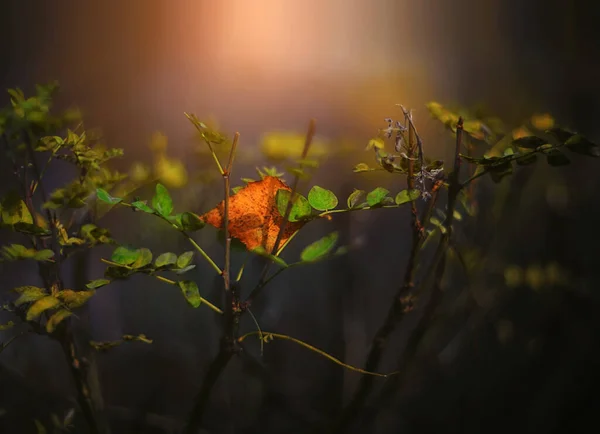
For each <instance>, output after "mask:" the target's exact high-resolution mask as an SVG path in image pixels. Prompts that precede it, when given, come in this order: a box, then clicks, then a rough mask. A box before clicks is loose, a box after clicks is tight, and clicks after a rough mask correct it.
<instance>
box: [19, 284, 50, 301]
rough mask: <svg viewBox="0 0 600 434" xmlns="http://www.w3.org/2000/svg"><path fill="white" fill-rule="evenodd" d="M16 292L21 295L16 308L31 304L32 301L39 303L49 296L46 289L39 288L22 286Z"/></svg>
mask: <svg viewBox="0 0 600 434" xmlns="http://www.w3.org/2000/svg"><path fill="white" fill-rule="evenodd" d="M14 291H15V292H17V293H19V294H21V295H20V296H19V298H18V299H17V300H16V301H15V306H21V305H22V304H25V303H31V302H32V301H37V300H39V299H40V298H44V297H45V296H46V295H48V294H47V293H46V291H45V290H44V289H42V288H38V287H37V286H20V287H18V288H15V289H14Z"/></svg>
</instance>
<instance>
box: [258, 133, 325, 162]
mask: <svg viewBox="0 0 600 434" xmlns="http://www.w3.org/2000/svg"><path fill="white" fill-rule="evenodd" d="M305 141H306V137H305V136H304V135H302V134H296V133H288V132H271V133H267V134H265V135H264V136H263V138H262V142H261V145H260V149H261V151H262V153H263V154H264V155H265V156H266V157H268V158H270V159H272V160H285V159H288V158H292V159H295V158H300V157H301V156H302V151H303V149H304V142H305ZM327 149H328V144H327V143H326V142H325V141H323V140H319V139H314V140H313V141H312V143H311V146H310V149H309V151H308V156H310V157H313V158H314V157H323V156H324V155H326V154H327Z"/></svg>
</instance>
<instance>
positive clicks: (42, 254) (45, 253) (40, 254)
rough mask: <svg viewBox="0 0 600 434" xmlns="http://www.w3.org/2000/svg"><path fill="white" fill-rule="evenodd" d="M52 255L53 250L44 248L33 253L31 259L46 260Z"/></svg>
mask: <svg viewBox="0 0 600 434" xmlns="http://www.w3.org/2000/svg"><path fill="white" fill-rule="evenodd" d="M53 256H54V252H53V251H52V250H48V249H44V250H38V251H37V252H36V254H35V255H33V259H35V260H36V261H41V262H43V261H47V260H49V259H50V258H52V257H53Z"/></svg>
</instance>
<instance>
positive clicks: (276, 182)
mask: <svg viewBox="0 0 600 434" xmlns="http://www.w3.org/2000/svg"><path fill="white" fill-rule="evenodd" d="M280 189H284V190H288V191H291V188H290V187H288V186H287V185H286V184H285V183H284V182H282V181H281V180H280V179H279V178H276V177H274V176H265V178H264V179H263V180H262V181H256V182H249V183H248V184H247V185H246V186H245V187H244V188H242V189H241V190H240V191H238V192H237V193H236V194H235V195H233V196H231V197H230V198H229V233H230V234H231V236H232V237H234V238H237V239H238V240H240V241H241V242H242V243H244V244H245V245H246V248H247V249H248V250H253V249H255V248H256V247H259V246H260V247H263V248H264V249H265V250H267V251H268V252H271V250H272V249H273V246H274V245H275V240H276V239H277V234H278V233H279V228H280V227H281V223H282V222H283V217H282V216H281V215H280V214H279V211H278V210H277V204H276V202H275V195H276V194H277V191H278V190H280ZM223 208H224V201H222V202H221V203H219V204H218V205H217V206H216V207H215V208H213V209H212V210H210V211H208V212H207V213H206V214H204V215H202V216H200V218H201V219H202V220H204V222H206V223H208V224H209V225H212V226H214V227H216V228H218V229H222V228H223ZM304 224H305V222H287V224H286V225H285V231H284V233H283V236H282V237H281V242H280V243H279V247H281V246H282V245H284V244H285V242H286V241H287V240H288V239H289V238H290V237H291V236H292V235H293V234H294V232H296V231H297V230H298V229H300V228H301V227H302V226H304Z"/></svg>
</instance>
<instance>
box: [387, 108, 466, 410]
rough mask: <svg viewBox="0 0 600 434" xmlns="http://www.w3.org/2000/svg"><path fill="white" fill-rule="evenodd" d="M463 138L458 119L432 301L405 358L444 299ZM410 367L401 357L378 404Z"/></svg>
mask: <svg viewBox="0 0 600 434" xmlns="http://www.w3.org/2000/svg"><path fill="white" fill-rule="evenodd" d="M462 135H463V120H462V118H459V120H458V124H457V127H456V154H455V158H454V168H453V171H452V173H451V174H450V176H449V183H450V186H449V189H448V205H447V214H446V219H445V220H444V223H443V225H444V227H445V229H446V230H445V231H444V232H443V233H442V235H441V237H440V241H439V243H438V246H437V249H436V252H435V254H434V259H433V261H432V264H431V267H430V269H429V271H431V270H434V271H433V273H434V274H433V287H432V291H431V294H430V296H429V300H428V302H427V304H426V305H425V308H424V312H423V314H422V315H421V318H419V321H418V323H417V326H416V327H415V329H414V331H413V332H412V333H411V335H410V336H409V339H408V343H407V345H406V348H405V350H404V353H405V354H406V355H414V354H415V353H416V351H417V347H418V345H419V343H420V342H421V340H422V338H423V336H424V335H425V332H426V331H427V328H428V326H429V324H430V323H431V319H432V318H433V315H434V314H435V311H436V310H437V308H438V306H439V304H440V301H441V298H442V279H443V277H444V272H445V270H446V262H447V258H448V255H447V252H448V249H449V248H450V242H451V236H452V222H453V220H454V208H455V205H456V199H457V196H458V193H459V192H460V190H461V189H462V185H461V184H460V179H459V175H460V167H461V159H460V155H459V150H460V147H461V145H462ZM428 275H429V273H428ZM409 364H410V360H409V357H406V356H404V357H402V360H401V362H400V365H399V366H398V370H399V372H400V375H398V376H397V377H395V378H394V379H393V380H392V381H390V382H389V383H387V384H386V385H385V386H384V388H383V390H382V392H381V397H380V399H378V402H387V401H388V400H389V397H390V396H391V395H392V394H393V393H394V391H396V390H398V388H399V387H400V386H401V384H402V383H403V381H404V380H405V379H406V376H407V375H408V369H409ZM379 407H380V406H376V408H379Z"/></svg>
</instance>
